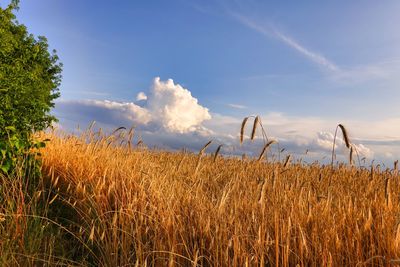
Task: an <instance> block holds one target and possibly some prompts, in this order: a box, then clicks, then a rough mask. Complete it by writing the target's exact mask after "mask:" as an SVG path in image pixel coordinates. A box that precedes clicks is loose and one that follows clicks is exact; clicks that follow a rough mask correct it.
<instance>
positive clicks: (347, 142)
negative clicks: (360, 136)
mask: <svg viewBox="0 0 400 267" xmlns="http://www.w3.org/2000/svg"><path fill="white" fill-rule="evenodd" d="M339 128H340V130H341V131H342V134H343V140H344V143H345V145H346V147H347V148H348V149H350V147H351V145H350V138H349V135H348V134H347V130H346V128H345V127H344V126H343V124H338V125H337V126H336V130H335V136H334V138H333V147H332V162H331V166H332V167H333V160H334V157H335V146H336V137H337V132H338V129H339Z"/></svg>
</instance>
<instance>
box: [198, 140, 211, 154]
mask: <svg viewBox="0 0 400 267" xmlns="http://www.w3.org/2000/svg"><path fill="white" fill-rule="evenodd" d="M211 143H212V140H210V141H208V142H207V144H205V145H204V146H203V148H202V149H200V151H199V156H201V155H203V154H204V151H205V150H206V149H207V147H208V146H209V145H210V144H211Z"/></svg>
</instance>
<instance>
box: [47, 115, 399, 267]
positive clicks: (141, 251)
mask: <svg viewBox="0 0 400 267" xmlns="http://www.w3.org/2000/svg"><path fill="white" fill-rule="evenodd" d="M244 125H245V121H244ZM243 129H244V126H243V125H242V130H243ZM124 132H125V130H124V129H121V130H119V132H118V135H117V136H114V137H104V136H102V135H101V134H97V135H95V134H92V133H88V134H86V135H84V136H82V137H81V138H76V137H71V136H70V137H57V136H55V135H52V136H50V139H51V140H52V141H51V142H50V143H49V144H48V145H47V147H46V148H45V150H44V151H43V173H44V174H45V175H46V177H50V178H49V182H50V183H51V184H52V187H53V188H54V189H55V192H54V194H55V195H57V198H56V199H55V200H54V201H53V203H52V204H51V205H50V207H51V206H52V205H57V207H62V209H64V210H65V211H68V213H69V214H72V215H70V216H69V217H67V218H65V219H66V220H65V222H67V219H68V220H69V221H70V224H63V225H64V227H66V228H68V229H69V230H70V231H71V232H73V233H74V235H73V238H75V239H77V240H78V241H79V242H77V244H81V243H84V244H85V246H82V253H87V254H88V255H90V259H89V261H90V262H91V263H92V264H93V265H100V266H135V264H137V266H142V265H144V264H147V265H148V266H149V265H150V266H153V265H154V266H167V265H170V266H274V265H275V266H295V265H296V264H299V266H356V265H359V266H372V265H382V266H388V265H390V264H393V265H395V264H399V262H398V261H396V259H399V258H400V225H399V222H400V203H399V195H400V178H399V176H398V174H397V172H395V171H392V170H384V171H382V170H380V169H378V168H371V170H366V169H359V168H355V167H348V166H344V165H339V166H338V167H337V168H332V167H331V166H327V167H323V166H320V165H317V164H315V165H307V166H305V165H301V164H299V163H292V164H291V165H289V164H288V162H289V160H290V158H289V159H287V160H286V161H285V163H279V162H276V163H269V164H266V163H265V162H262V161H257V160H246V161H244V160H241V159H238V158H222V157H221V158H220V159H219V160H215V157H213V156H212V155H210V156H207V155H196V154H192V153H184V152H180V153H172V152H167V151H151V150H146V149H143V148H137V147H136V148H132V147H131V143H130V141H127V140H126V136H129V134H128V135H124V134H122V133H124ZM124 136H125V137H124ZM241 136H243V131H242V133H241ZM129 138H132V136H130V137H129ZM124 140H125V141H124ZM203 152H204V151H203ZM216 154H217V153H216ZM201 156H202V157H201ZM200 159H201V164H200ZM284 165H285V166H284Z"/></svg>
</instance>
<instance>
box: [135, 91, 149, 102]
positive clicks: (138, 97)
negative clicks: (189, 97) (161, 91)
mask: <svg viewBox="0 0 400 267" xmlns="http://www.w3.org/2000/svg"><path fill="white" fill-rule="evenodd" d="M141 100H147V95H146V94H145V93H143V92H139V93H138V94H137V96H136V101H141Z"/></svg>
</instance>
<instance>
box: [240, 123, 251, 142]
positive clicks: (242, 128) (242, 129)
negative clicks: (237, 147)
mask: <svg viewBox="0 0 400 267" xmlns="http://www.w3.org/2000/svg"><path fill="white" fill-rule="evenodd" d="M248 119H249V117H246V118H244V119H243V121H242V126H241V127H240V144H242V143H243V138H244V127H246V123H247V120H248Z"/></svg>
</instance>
